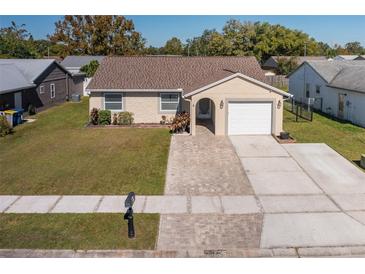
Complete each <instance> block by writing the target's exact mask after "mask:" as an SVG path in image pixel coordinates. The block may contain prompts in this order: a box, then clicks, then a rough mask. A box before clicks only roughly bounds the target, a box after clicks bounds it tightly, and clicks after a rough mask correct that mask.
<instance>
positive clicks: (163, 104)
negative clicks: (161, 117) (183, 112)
mask: <svg viewBox="0 0 365 274" xmlns="http://www.w3.org/2000/svg"><path fill="white" fill-rule="evenodd" d="M179 100H180V95H179V93H161V94H160V110H161V111H177V110H178V108H179Z"/></svg>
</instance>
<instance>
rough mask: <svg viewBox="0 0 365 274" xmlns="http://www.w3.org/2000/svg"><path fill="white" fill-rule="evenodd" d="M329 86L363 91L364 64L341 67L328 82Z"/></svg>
mask: <svg viewBox="0 0 365 274" xmlns="http://www.w3.org/2000/svg"><path fill="white" fill-rule="evenodd" d="M329 86H331V87H335V88H341V89H348V90H353V91H358V92H365V64H364V65H362V66H361V65H354V66H348V67H345V68H343V69H342V70H341V71H340V72H339V73H338V74H337V75H336V77H335V78H334V79H333V80H332V81H331V82H330V83H329Z"/></svg>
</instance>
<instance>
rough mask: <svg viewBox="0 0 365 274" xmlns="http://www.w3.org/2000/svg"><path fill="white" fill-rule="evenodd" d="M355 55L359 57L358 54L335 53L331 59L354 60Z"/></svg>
mask: <svg viewBox="0 0 365 274" xmlns="http://www.w3.org/2000/svg"><path fill="white" fill-rule="evenodd" d="M357 57H359V55H337V56H335V57H334V58H333V59H334V60H348V61H351V60H355V59H356V58H357Z"/></svg>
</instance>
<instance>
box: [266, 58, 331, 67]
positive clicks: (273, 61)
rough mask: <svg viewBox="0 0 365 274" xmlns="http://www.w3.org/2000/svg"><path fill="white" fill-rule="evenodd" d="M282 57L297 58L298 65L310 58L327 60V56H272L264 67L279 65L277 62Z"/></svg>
mask: <svg viewBox="0 0 365 274" xmlns="http://www.w3.org/2000/svg"><path fill="white" fill-rule="evenodd" d="M280 58H283V59H289V58H296V59H297V60H298V65H301V64H302V63H303V62H305V61H310V60H327V57H326V56H271V57H270V58H268V59H267V60H266V61H265V62H264V64H263V65H262V66H263V67H273V65H277V62H278V60H279V59H280Z"/></svg>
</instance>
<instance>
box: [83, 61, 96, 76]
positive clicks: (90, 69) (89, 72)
mask: <svg viewBox="0 0 365 274" xmlns="http://www.w3.org/2000/svg"><path fill="white" fill-rule="evenodd" d="M98 67H99V62H98V61H97V60H92V61H90V63H89V64H86V65H83V66H82V67H81V68H80V71H82V72H85V73H86V77H93V76H94V74H95V72H96V70H97V69H98Z"/></svg>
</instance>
